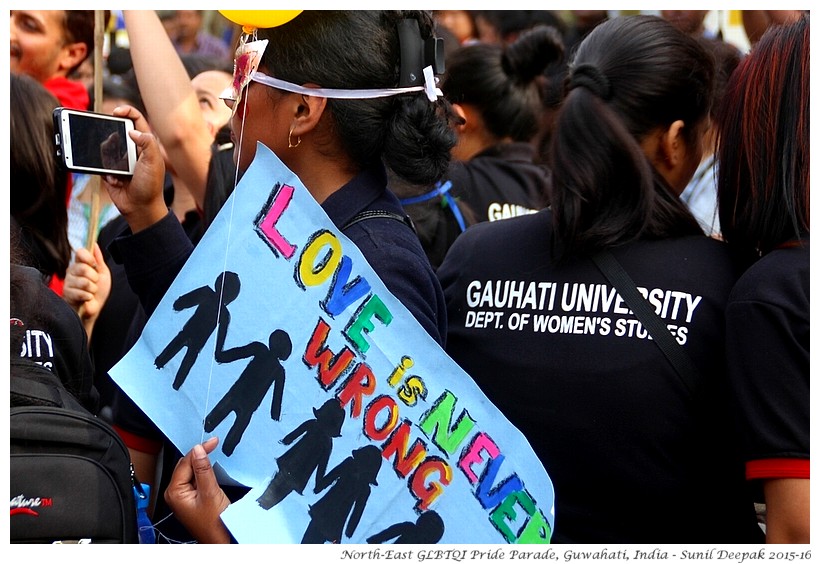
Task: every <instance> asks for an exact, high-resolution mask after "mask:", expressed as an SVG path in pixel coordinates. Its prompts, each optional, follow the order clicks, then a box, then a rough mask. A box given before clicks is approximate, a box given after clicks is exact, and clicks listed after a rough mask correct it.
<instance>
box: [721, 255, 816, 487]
mask: <svg viewBox="0 0 820 564" xmlns="http://www.w3.org/2000/svg"><path fill="white" fill-rule="evenodd" d="M804 243H805V245H804V246H796V247H792V248H783V249H778V250H775V251H772V252H770V253H768V254H767V255H765V256H764V257H762V258H761V259H760V260H758V261H757V262H756V263H755V264H753V265H752V266H751V267H750V268H749V270H747V271H746V272H745V273H744V274H743V276H741V278H740V280H739V281H738V283H737V285H736V286H735V288H734V289H733V290H732V294H731V296H730V298H729V305H728V306H727V309H726V333H727V359H728V366H729V376H730V379H731V383H732V385H733V389H734V395H735V397H736V398H737V400H738V403H739V406H740V413H741V418H742V421H743V428H744V455H745V457H746V460H747V469H748V471H749V477H752V478H780V477H782V478H795V477H805V478H808V477H809V476H808V471H809V468H808V461H809V448H810V440H809V420H810V415H809V407H810V393H809V321H810V315H809V262H810V260H809V244H808V240H806V241H805V242H804ZM773 459H788V461H787V462H785V463H784V462H783V461H781V462H779V463H778V464H775V465H773V466H772V465H767V464H766V461H767V460H773Z"/></svg>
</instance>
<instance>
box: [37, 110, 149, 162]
mask: <svg viewBox="0 0 820 564" xmlns="http://www.w3.org/2000/svg"><path fill="white" fill-rule="evenodd" d="M53 117H54V141H55V144H56V145H57V150H56V151H57V157H58V158H59V159H60V162H61V163H62V164H63V166H65V167H66V168H67V169H68V170H71V171H75V172H85V173H88V174H99V175H105V174H113V175H122V176H133V174H134V166H135V165H136V162H137V148H136V145H135V144H134V141H133V140H132V139H131V137H130V136H129V135H128V133H129V132H130V131H133V130H134V122H133V121H131V120H130V119H128V118H121V117H115V116H110V115H106V114H99V113H95V112H88V111H80V110H71V109H68V108H63V107H60V108H55V110H54V113H53Z"/></svg>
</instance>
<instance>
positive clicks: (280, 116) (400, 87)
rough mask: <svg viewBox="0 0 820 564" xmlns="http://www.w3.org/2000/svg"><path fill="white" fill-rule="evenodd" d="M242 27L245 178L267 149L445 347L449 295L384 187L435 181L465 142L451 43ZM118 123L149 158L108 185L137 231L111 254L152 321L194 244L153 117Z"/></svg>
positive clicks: (372, 29)
mask: <svg viewBox="0 0 820 564" xmlns="http://www.w3.org/2000/svg"><path fill="white" fill-rule="evenodd" d="M247 13H250V12H247ZM266 13H270V12H265V11H262V12H258V14H262V15H264V14H266ZM226 15H227V14H226ZM237 23H242V24H243V30H244V31H245V33H246V36H245V37H243V40H242V41H241V43H240V47H239V49H238V50H237V59H236V64H235V75H234V81H233V86H234V88H233V91H232V92H228V93H226V94H225V98H226V102H227V103H228V104H229V106H231V107H232V110H233V115H232V118H231V127H232V139H233V140H234V142H235V149H234V160H235V161H236V163H237V167H238V170H239V174H240V175H241V174H243V173H244V172H245V171H246V170H247V168H248V167H249V166H250V164H251V162H252V161H253V160H254V157H255V154H256V151H257V144H263V145H265V146H266V147H267V148H269V149H270V150H271V151H272V152H273V153H274V154H275V155H276V156H277V157H278V159H279V160H281V161H282V163H284V165H285V166H286V167H287V168H288V169H289V170H290V171H292V172H293V173H294V174H295V175H296V176H298V178H299V179H300V180H301V182H302V183H303V184H304V186H305V187H306V188H307V190H308V192H309V193H310V195H311V196H312V197H313V199H315V200H316V201H317V202H318V203H319V204H320V205H321V207H322V208H323V210H324V211H325V213H326V214H327V216H328V217H329V218H330V220H331V221H332V222H333V224H334V225H335V226H336V227H337V228H338V229H340V230H341V231H342V233H344V235H346V236H347V237H348V238H349V239H350V240H351V241H352V242H353V243H354V244H355V245H356V246H357V247H358V249H359V250H360V251H361V252H362V254H363V255H364V257H365V258H366V260H367V262H368V264H370V265H372V267H373V269H374V270H375V271H376V273H377V274H378V276H379V278H380V279H381V280H382V281H383V282H384V284H385V285H386V286H387V287H388V289H389V290H390V292H392V294H393V295H394V296H395V297H396V298H398V300H399V301H400V302H401V303H402V304H403V305H404V306H405V307H406V308H407V309H408V310H409V311H410V312H411V313H412V315H413V316H414V318H415V319H416V320H417V321H418V322H419V324H420V325H421V326H422V327H423V328H424V329H425V330H426V332H427V334H429V336H430V337H431V338H432V339H433V340H434V341H435V342H437V343H439V344H443V342H444V336H445V334H446V311H445V306H444V296H443V293H442V291H441V286H440V284H439V282H438V280H437V278H436V276H435V273H434V272H433V269H432V267H431V266H430V264H429V262H428V260H427V257H426V255H425V253H424V251H423V249H422V247H421V244H420V242H419V240H418V237H417V235H416V233H415V231H414V228H413V226H412V222H411V221H409V218H408V217H407V216H406V214H405V213H404V211H403V209H402V206H401V204H400V202H399V200H398V199H397V198H396V197H395V196H394V195H393V194H392V193H391V192H390V191H388V190H387V187H386V186H387V174H386V168H389V169H390V170H391V171H392V172H393V173H395V174H396V175H398V176H399V177H401V178H404V179H405V180H407V181H408V182H410V183H413V184H421V185H429V184H432V183H433V182H434V181H435V180H437V179H438V178H440V177H441V175H442V174H443V173H444V172H445V171H446V169H447V166H448V164H449V161H450V149H451V148H452V147H453V145H454V143H455V139H454V134H453V133H452V130H451V129H450V127H449V124H448V119H449V116H450V114H451V111H450V107H449V105H448V103H447V102H446V101H445V100H444V99H443V98H441V97H440V95H441V93H440V91H439V90H438V88H437V87H436V78H435V76H434V75H435V74H440V73H441V72H442V71H443V46H442V44H441V42H440V41H439V40H436V39H435V38H434V37H433V35H432V34H433V27H434V26H433V20H432V17H431V15H430V13H428V12H422V11H406V12H405V11H389V12H388V11H385V12H379V11H343V12H331V11H316V12H310V11H305V12H301V13H298V15H295V16H293V15H291V16H290V19H286V21H284V22H277V23H276V24H265V23H259V24H258V25H256V24H255V23H254V22H252V21H242V22H239V21H237ZM266 25H269V26H272V27H266ZM251 32H252V36H251ZM114 113H115V115H118V116H125V117H130V118H132V119H134V120H135V122H136V128H137V130H139V131H142V132H144V133H141V134H140V133H136V134H135V135H134V137H135V139H136V142H137V144H138V146H139V148H140V151H141V155H140V158H139V163H138V170H137V172H136V174H135V175H134V177H133V178H132V179H123V178H111V179H110V181H111V183H112V184H111V185H110V186H109V190H110V194H111V197H112V201H113V202H114V203H115V204H116V205H117V207H118V208H119V209H120V211H121V213H122V214H123V216H124V218H125V219H126V221H127V222H128V225H129V227H130V230H129V231H128V232H125V233H123V234H122V236H121V237H119V238H117V239H116V240H115V241H114V242H113V243H112V246H111V250H112V253H113V254H114V255H115V256H117V257H118V260H120V261H122V262H123V263H124V265H125V268H126V271H127V273H128V278H129V283H130V284H131V286H132V288H133V289H134V291H135V292H136V293H137V294H138V295H139V297H140V300H141V302H142V304H143V306H144V308H145V310H146V312H147V313H148V314H149V315H150V314H151V312H153V311H154V309H155V308H156V307H157V305H158V304H159V302H160V301H161V299H162V298H163V296H164V294H165V292H166V290H167V289H168V288H169V286H170V285H171V283H172V282H173V280H174V278H175V277H176V275H177V274H178V273H179V272H180V270H181V269H182V267H183V265H184V264H185V262H186V260H187V259H188V257H189V256H190V254H191V252H192V251H193V246H192V244H191V243H190V241H189V239H188V237H187V236H186V235H185V233H184V232H183V231H182V229H181V227H180V225H179V222H178V221H176V219H175V218H174V217H173V215H172V214H170V213H169V212H168V209H167V207H166V206H165V203H164V201H163V198H162V172H163V170H162V163H161V161H159V160H157V159H156V155H155V151H156V147H155V146H154V144H153V143H152V141H151V136H150V134H149V133H147V132H148V128H147V124H146V122H145V120H144V118H143V116H142V115H141V114H140V113H139V112H137V111H136V110H135V109H133V108H129V107H123V108H118V109H117V110H115V112H114ZM237 197H238V196H237ZM261 203H264V202H261ZM273 223H275V217H274V220H273ZM271 225H272V224H271ZM271 225H268V227H271ZM271 228H272V227H271Z"/></svg>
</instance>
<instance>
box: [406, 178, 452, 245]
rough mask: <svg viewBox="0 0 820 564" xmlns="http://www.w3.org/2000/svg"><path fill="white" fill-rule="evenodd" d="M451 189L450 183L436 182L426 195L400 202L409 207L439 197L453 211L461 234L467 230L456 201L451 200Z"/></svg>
mask: <svg viewBox="0 0 820 564" xmlns="http://www.w3.org/2000/svg"><path fill="white" fill-rule="evenodd" d="M452 187H453V183H452V182H451V181H449V180H448V181H447V182H444V183H443V184H442V183H441V182H437V183H436V185H435V187H434V188H433V189H432V190H430V191H429V192H427V193H426V194H422V195H420V196H413V197H412V198H405V199H403V200H400V202H401V204H402V205H403V206H407V205H411V204H420V203H421V202H426V201H428V200H432V199H433V198H436V197H438V196H441V197H442V198H443V199H444V201H445V202H447V206H448V207H449V208H450V209H451V210H452V211H453V215H454V216H455V218H456V222H457V223H458V226H459V228H460V229H461V231H462V233H463V232H464V230H465V229H467V225H466V224H465V222H464V216H463V215H461V210H460V209H458V205H457V204H456V199H455V198H453V195H452V194H450V189H451V188H452Z"/></svg>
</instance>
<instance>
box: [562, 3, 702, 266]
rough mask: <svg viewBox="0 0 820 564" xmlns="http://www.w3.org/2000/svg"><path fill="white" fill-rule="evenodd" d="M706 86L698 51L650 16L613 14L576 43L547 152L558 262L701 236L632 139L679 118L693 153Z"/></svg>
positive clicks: (694, 43)
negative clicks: (646, 241)
mask: <svg viewBox="0 0 820 564" xmlns="http://www.w3.org/2000/svg"><path fill="white" fill-rule="evenodd" d="M713 80H714V62H713V59H712V57H711V56H710V54H709V53H708V52H707V51H706V50H705V49H704V48H703V46H702V45H700V44H699V43H698V42H697V41H696V40H695V39H693V38H691V37H689V36H687V35H685V34H684V33H682V32H681V31H679V30H677V29H676V28H675V27H673V26H672V25H671V24H669V22H667V21H665V20H663V19H661V18H658V17H655V16H625V17H619V18H615V19H612V20H609V21H607V22H604V23H602V24H600V25H599V26H597V27H596V28H595V29H594V30H593V31H592V32H591V33H590V34H589V35H588V36H587V37H586V39H584V41H583V42H582V43H581V44H580V45H579V46H578V49H577V51H576V52H575V55H574V57H573V59H572V61H571V62H570V65H569V72H568V78H567V88H568V92H567V96H566V99H565V100H564V103H563V106H562V108H561V110H560V112H559V114H558V117H557V121H556V125H555V130H554V133H553V140H552V145H551V151H550V166H551V167H552V170H553V183H552V194H551V199H550V201H551V202H552V210H553V217H554V221H555V227H556V240H557V241H558V243H559V245H558V249H557V252H558V254H559V256H565V255H570V254H581V255H589V254H591V253H593V252H595V251H596V250H598V249H601V248H607V247H613V246H617V245H621V244H624V243H628V242H630V241H634V240H636V239H639V238H642V237H645V238H655V239H658V238H666V237H676V236H683V235H690V234H692V235H694V234H701V235H702V234H703V231H702V230H701V229H700V227H699V226H698V223H697V221H696V220H695V218H694V217H693V216H692V214H691V213H690V212H689V210H688V209H687V208H686V206H685V205H684V204H683V202H681V201H680V199H679V198H678V197H677V195H676V194H674V193H673V192H672V190H671V188H670V187H669V186H668V185H667V183H666V182H665V181H664V180H663V179H662V178H661V176H660V174H659V173H657V172H656V171H655V169H654V167H653V166H652V164H651V163H650V161H649V160H648V158H647V157H646V156H645V154H644V152H643V151H642V149H641V146H640V142H641V140H643V139H644V138H645V137H646V136H647V135H648V134H649V133H650V132H652V131H654V130H656V129H657V128H659V127H664V128H667V127H669V126H671V124H672V123H674V122H675V121H677V120H682V121H683V123H684V131H683V133H684V136H685V138H686V141H687V144H688V145H689V146H690V147H691V148H692V149H693V150H694V149H695V147H696V144H697V143H700V141H701V139H700V136H699V135H698V131H699V128H698V125H699V124H701V123H702V122H703V120H704V119H705V118H706V117H707V116H708V115H709V109H710V103H711V94H712V88H713Z"/></svg>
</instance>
